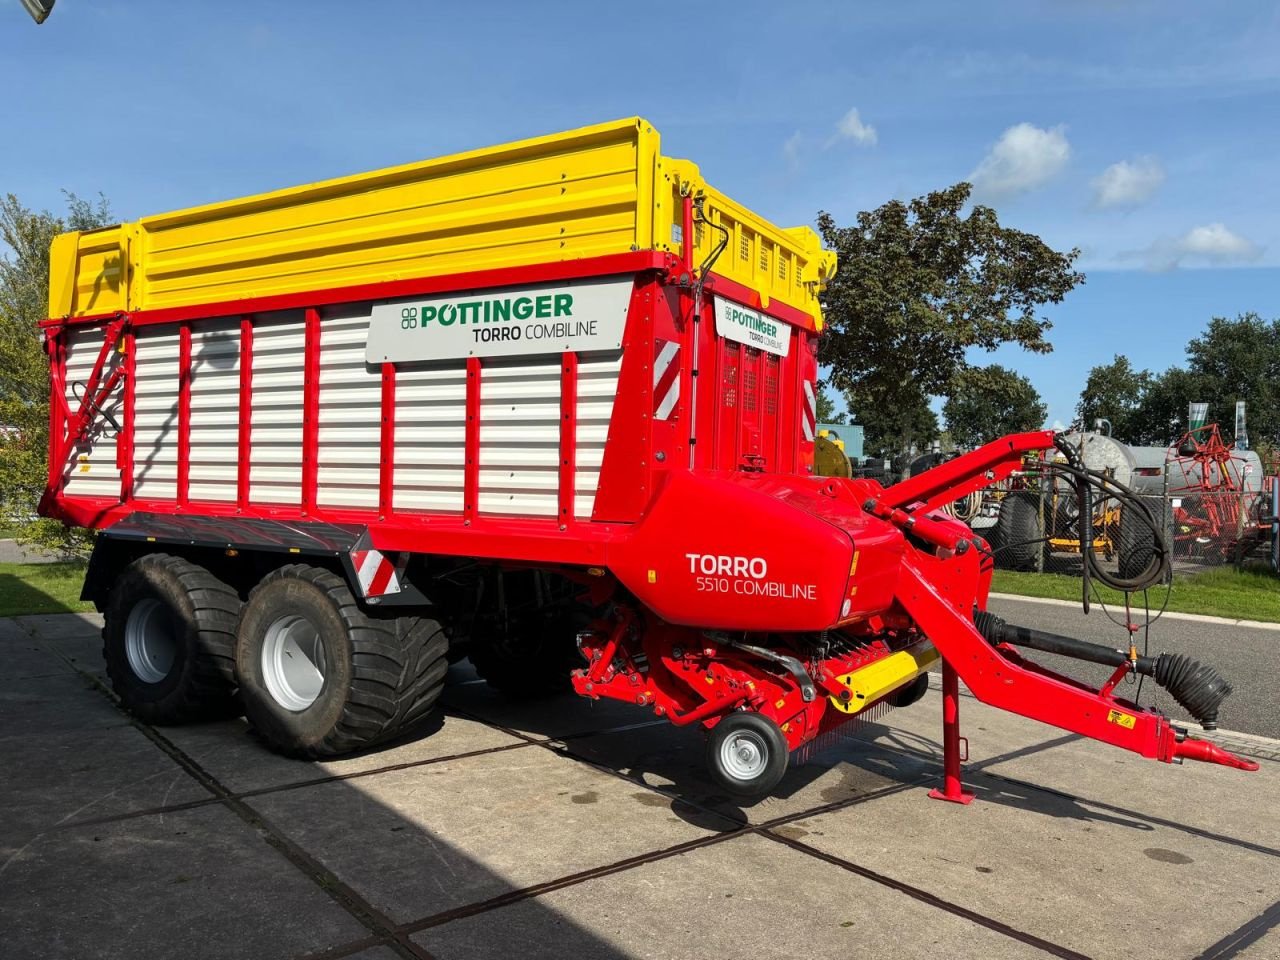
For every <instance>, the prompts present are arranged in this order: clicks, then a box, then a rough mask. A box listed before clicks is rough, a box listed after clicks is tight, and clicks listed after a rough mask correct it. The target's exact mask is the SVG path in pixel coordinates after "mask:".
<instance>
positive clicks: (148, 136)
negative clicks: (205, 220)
mask: <svg viewBox="0 0 1280 960" xmlns="http://www.w3.org/2000/svg"><path fill="white" fill-rule="evenodd" d="M1278 50H1280V6H1277V5H1274V4H1270V3H1259V2H1246V0H1238V2H1234V3H1204V2H1185V0H1164V2H1146V0H1020V2H968V3H964V4H957V3H955V2H954V0H905V2H904V0H897V2H892V3H890V2H879V0H862V2H852V0H843V2H839V0H828V2H803V0H788V2H786V3H779V2H776V0H775V2H772V3H755V2H752V0H738V2H736V3H732V4H729V3H717V2H703V3H698V4H688V5H676V6H670V5H650V6H648V7H643V8H640V7H636V6H635V5H634V4H627V5H623V4H611V3H608V2H605V0H596V2H581V3H579V2H556V0H541V2H539V3H536V4H530V3H524V2H521V3H488V2H483V0H472V2H470V3H466V4H458V3H449V4H445V3H435V2H431V0H416V2H399V0H379V2H378V3H350V2H346V3H341V2H326V0H276V2H273V3H270V4H266V3H250V2H247V0H221V2H212V0H208V2H200V0H186V2H183V3H181V4H178V3H172V2H160V0H153V2H147V0H58V2H57V6H56V7H55V9H54V11H53V14H52V15H51V16H50V18H49V20H48V21H47V22H46V23H45V24H44V25H42V26H39V27H37V26H36V25H35V24H34V23H33V22H32V21H31V20H30V19H29V18H28V16H27V14H26V13H25V12H24V11H23V9H22V6H21V4H20V3H19V2H18V0H0V82H3V84H4V88H5V90H6V91H7V93H8V95H7V96H6V97H5V98H4V99H3V103H2V105H0V191H4V192H10V193H14V194H16V195H17V196H18V197H19V198H20V199H21V200H22V201H23V202H24V203H26V204H28V205H30V206H34V207H44V208H49V209H52V210H58V209H59V208H60V207H61V206H62V196H61V191H62V190H64V189H65V190H71V191H74V192H76V193H78V194H80V195H81V196H94V195H96V194H97V193H98V192H101V193H102V194H104V195H105V196H106V197H107V198H108V199H109V200H110V202H111V205H112V208H113V209H114V211H115V212H116V214H117V215H118V216H119V217H121V218H122V219H130V218H134V217H138V216H141V215H145V214H150V213H157V212H160V211H163V210H168V209H174V208H178V207H184V206H189V205H192V204H197V203H203V202H207V201H213V200H220V199H227V198H230V197H235V196H240V195H243V194H247V193H253V192H259V191H263V190H270V189H274V188H278V187H285V186H291V185H294V184H298V183H305V182H309V181H313V180H320V179H325V178H328V177H333V176H339V175H343V174H348V173H355V172H359V171H362V170H368V169H373V168H377V167H383V166H390V165H392V164H397V163H403V162H407V161H410V160H415V159H421V158H426V157H432V156H439V155H442V154H445V153H449V152H453V151H457V150H462V149H467V148H472V147H480V146H486V145H489V144H494V143H500V142H503V141H506V140H512V139H518V138H521V137H526V136H534V135H538V134H544V133H551V132H554V131H557V130H563V129H568V128H571V127H576V126H581V125H585V124H588V123H594V122H598V121H602V120H606V119H613V118H617V117H623V116H631V115H635V114H639V115H641V116H644V117H646V118H647V119H648V120H650V121H651V122H652V123H653V124H654V125H655V126H656V127H657V129H658V130H659V131H660V132H661V133H662V135H663V150H664V152H665V153H666V154H668V155H670V156H680V157H687V158H689V159H692V160H694V161H695V162H697V163H698V164H699V165H700V167H701V169H702V172H703V174H704V175H705V176H706V177H707V178H708V180H710V181H711V182H712V183H713V184H715V185H716V186H717V187H718V188H719V189H721V190H723V191H725V192H726V193H729V194H730V195H731V196H733V197H734V198H735V199H738V200H739V201H741V202H743V203H745V204H746V205H747V206H749V207H751V208H753V209H754V210H756V211H757V212H758V213H760V214H762V215H764V216H766V217H768V218H769V219H771V220H773V221H774V222H777V223H780V224H783V225H788V226H790V225H796V224H805V223H808V224H812V223H813V221H814V219H815V217H816V214H817V212H818V211H819V210H826V211H829V212H830V213H831V214H832V215H833V216H834V217H835V218H836V220H837V222H840V223H845V222H849V221H851V220H852V219H853V218H854V217H856V215H857V213H858V212H859V211H860V210H865V209H870V208H873V207H875V206H878V205H880V204H881V203H883V202H885V201H886V200H888V199H891V198H899V199H909V198H910V197H913V196H917V195H920V194H923V193H926V192H928V191H930V190H935V189H940V188H943V187H946V186H949V185H950V184H953V183H955V182H957V181H960V180H965V179H968V180H970V181H972V182H973V183H974V184H975V198H976V199H977V200H978V201H980V202H983V203H988V204H990V205H992V206H994V207H995V208H996V209H997V211H998V212H999V215H1000V219H1001V221H1002V222H1003V223H1005V224H1007V225H1009V226H1014V227H1017V228H1019V229H1022V230H1027V231H1031V232H1033V233H1037V234H1039V235H1040V236H1041V237H1043V238H1044V240H1045V241H1046V242H1048V243H1049V244H1050V245H1052V246H1054V247H1055V248H1058V249H1070V248H1073V247H1074V248H1078V249H1079V250H1080V251H1081V257H1080V261H1079V265H1080V267H1081V268H1082V269H1083V270H1084V272H1085V273H1086V274H1087V277H1088V279H1087V281H1086V283H1085V285H1084V286H1083V287H1080V288H1078V289H1077V290H1075V291H1073V292H1072V293H1071V294H1069V295H1068V297H1067V299H1066V301H1065V302H1064V303H1062V304H1061V305H1056V306H1049V307H1046V308H1045V309H1044V310H1043V311H1042V312H1043V315H1044V316H1045V317H1047V318H1048V319H1050V320H1051V321H1052V322H1053V325H1054V326H1053V330H1052V332H1051V334H1050V339H1051V341H1052V342H1053V344H1054V346H1055V350H1054V352H1053V353H1052V354H1050V355H1048V356H1045V357H1041V356H1033V355H1030V354H1026V353H1024V352H1022V351H1019V350H1016V349H1010V348H1002V349H1001V350H999V351H997V353H996V354H995V355H994V356H988V355H986V354H981V355H978V356H974V357H972V358H971V360H972V361H973V362H975V363H985V362H991V361H993V360H994V361H996V362H1000V363H1003V364H1005V365H1006V366H1010V367H1012V368H1014V369H1016V370H1018V371H1019V372H1021V373H1023V374H1026V375H1027V376H1029V377H1031V378H1032V380H1033V382H1034V383H1035V385H1036V387H1037V388H1038V389H1039V390H1040V392H1041V394H1042V396H1043V397H1044V399H1045V400H1046V402H1047V403H1048V405H1049V421H1050V423H1052V422H1053V421H1060V422H1062V423H1068V422H1070V421H1071V419H1072V417H1073V410H1074V406H1075V403H1076V400H1077V399H1078V396H1079V392H1080V388H1081V386H1082V385H1083V381H1084V378H1085V376H1086V374H1087V372H1088V370H1089V368H1090V367H1091V366H1093V365H1095V364H1098V363H1103V362H1107V361H1109V360H1110V359H1111V357H1112V356H1113V355H1114V354H1115V353H1125V354H1127V355H1128V356H1129V357H1130V358H1131V359H1132V360H1133V361H1134V362H1135V364H1136V365H1137V366H1139V367H1145V368H1149V369H1152V370H1163V369H1165V368H1167V367H1169V366H1171V365H1174V364H1178V363H1181V362H1182V361H1183V359H1184V348H1185V344H1186V342H1187V340H1188V339H1190V338H1191V337H1193V336H1195V335H1196V334H1197V333H1199V332H1200V331H1201V330H1202V329H1203V328H1204V326H1205V324H1206V323H1207V322H1208V320H1209V319H1210V318H1211V317H1213V316H1235V315H1236V314H1238V313H1240V312H1243V311H1247V310H1254V311H1257V312H1259V313H1261V314H1262V315H1263V316H1264V317H1267V318H1276V317H1280V303H1278V301H1280V168H1278V167H1277V165H1276V160H1275V158H1276V156H1277V155H1278V154H1280V55H1277V51H1278Z"/></svg>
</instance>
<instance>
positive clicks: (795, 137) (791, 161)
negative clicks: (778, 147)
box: [782, 130, 804, 172]
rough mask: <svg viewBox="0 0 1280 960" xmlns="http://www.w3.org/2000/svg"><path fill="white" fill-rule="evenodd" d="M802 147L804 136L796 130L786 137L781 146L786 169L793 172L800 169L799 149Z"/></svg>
mask: <svg viewBox="0 0 1280 960" xmlns="http://www.w3.org/2000/svg"><path fill="white" fill-rule="evenodd" d="M803 145H804V135H803V134H802V133H801V132H800V131H799V130H797V131H796V132H795V133H793V134H792V135H791V136H789V137H787V139H786V142H784V143H783V144H782V157H783V159H784V160H786V161H787V169H788V170H790V171H792V172H795V171H796V170H799V169H800V148H801V147H802V146H803Z"/></svg>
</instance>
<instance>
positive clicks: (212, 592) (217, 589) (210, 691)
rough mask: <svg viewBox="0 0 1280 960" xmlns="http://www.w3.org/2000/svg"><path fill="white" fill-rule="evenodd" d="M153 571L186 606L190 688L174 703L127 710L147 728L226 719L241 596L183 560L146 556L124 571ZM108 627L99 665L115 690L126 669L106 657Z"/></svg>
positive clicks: (162, 555)
mask: <svg viewBox="0 0 1280 960" xmlns="http://www.w3.org/2000/svg"><path fill="white" fill-rule="evenodd" d="M153 568H154V569H155V570H157V571H159V572H162V573H163V575H166V576H172V577H174V579H176V580H177V581H178V583H179V585H181V587H182V588H183V590H184V591H185V592H186V595H187V598H188V599H189V600H190V602H191V607H192V618H193V620H194V622H195V626H196V629H197V631H198V636H197V642H198V644H199V650H198V653H197V656H196V658H195V662H194V664H193V666H192V671H191V675H190V679H191V682H190V683H189V684H185V685H183V686H181V687H180V688H179V690H178V696H177V697H171V698H168V699H166V701H165V703H164V704H163V705H161V704H159V703H149V704H137V705H135V706H133V707H131V709H133V711H134V712H135V713H136V714H138V716H139V718H140V719H142V720H145V721H146V722H148V723H166V724H177V723H187V722H191V721H195V720H205V719H209V718H211V717H226V716H229V715H231V714H233V713H238V712H239V711H238V710H237V709H235V697H236V680H235V649H236V625H237V623H238V622H239V619H240V596H239V594H237V593H236V591H235V590H233V589H232V588H231V587H229V586H227V585H226V584H225V583H223V582H222V581H221V580H219V579H218V578H217V577H215V576H214V575H213V574H211V573H210V572H209V571H208V570H206V569H204V567H200V566H197V565H196V564H194V563H192V562H191V561H189V560H185V559H183V558H182V557H177V556H172V555H170V554H165V553H151V554H147V555H146V556H144V557H141V558H139V559H138V560H136V561H134V562H133V563H132V564H131V565H130V567H129V568H128V569H130V570H136V571H138V572H139V573H140V574H141V575H142V576H144V577H145V576H148V574H149V571H150V570H152V569H153ZM107 629H108V628H107V626H106V625H105V624H104V626H103V631H102V638H103V651H102V653H103V659H104V660H105V661H106V665H107V677H108V679H109V680H110V681H111V683H112V686H113V687H114V688H115V689H116V690H120V689H122V688H123V686H124V684H125V683H126V681H127V678H126V677H125V676H124V675H122V673H121V671H123V670H127V669H128V667H127V666H126V665H123V664H119V663H117V661H116V660H115V658H113V657H111V656H110V655H109V653H108V649H107V645H108V640H107Z"/></svg>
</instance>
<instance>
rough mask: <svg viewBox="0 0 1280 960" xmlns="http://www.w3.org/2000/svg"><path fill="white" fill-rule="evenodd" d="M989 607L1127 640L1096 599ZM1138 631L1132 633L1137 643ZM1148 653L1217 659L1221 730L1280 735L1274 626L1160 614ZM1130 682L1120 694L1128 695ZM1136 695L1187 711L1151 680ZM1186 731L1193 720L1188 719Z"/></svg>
mask: <svg viewBox="0 0 1280 960" xmlns="http://www.w3.org/2000/svg"><path fill="white" fill-rule="evenodd" d="M990 609H991V612H992V613H995V614H997V615H999V616H1001V617H1004V618H1005V619H1006V620H1008V621H1009V622H1010V623H1016V624H1020V625H1023V626H1028V627H1036V628H1038V629H1040V630H1049V631H1052V632H1054V633H1063V634H1067V635H1068V636H1072V637H1076V638H1078V639H1081V640H1089V641H1091V642H1093V643H1102V644H1106V645H1107V646H1110V647H1117V648H1121V649H1123V648H1125V647H1127V646H1128V639H1127V633H1126V631H1125V630H1124V628H1123V627H1122V626H1120V625H1119V624H1117V623H1115V622H1113V621H1112V620H1111V619H1109V618H1108V616H1107V612H1104V611H1103V609H1102V608H1101V607H1098V606H1097V605H1094V607H1093V611H1092V612H1091V613H1090V614H1089V615H1088V616H1085V614H1084V613H1083V612H1082V611H1081V610H1080V608H1079V607H1078V606H1074V607H1068V606H1063V605H1059V604H1046V603H1035V602H1031V601H1025V600H1005V599H1000V598H994V597H993V598H992V600H991V603H990ZM1107 611H1108V612H1110V613H1111V615H1112V616H1114V617H1115V618H1116V620H1118V621H1121V622H1123V620H1124V611H1123V609H1121V610H1119V611H1117V610H1115V609H1113V608H1111V607H1108V608H1107ZM1142 636H1143V635H1142V634H1141V633H1139V634H1138V641H1139V649H1141V645H1142ZM1150 653H1151V655H1152V656H1155V655H1156V654H1159V653H1181V654H1186V655H1189V656H1193V657H1195V658H1196V659H1197V660H1200V661H1201V662H1203V663H1207V664H1209V665H1211V666H1213V667H1215V668H1216V669H1217V670H1218V672H1219V673H1221V674H1222V675H1223V676H1224V677H1226V678H1227V680H1228V681H1229V682H1230V683H1231V685H1232V687H1233V688H1234V689H1233V692H1232V694H1231V696H1229V697H1228V698H1227V700H1226V702H1225V703H1223V705H1222V711H1221V715H1220V725H1221V727H1222V728H1223V729H1224V730H1237V731H1240V732H1242V733H1252V734H1257V735H1259V736H1264V737H1276V738H1280V697H1278V696H1277V690H1280V629H1276V630H1267V629H1258V628H1256V627H1254V628H1249V627H1239V626H1234V625H1229V624H1223V623H1205V622H1201V621H1195V620H1183V619H1178V618H1174V617H1171V616H1167V615H1166V616H1164V617H1161V618H1160V619H1158V620H1156V621H1155V622H1154V623H1153V624H1152V625H1151V631H1150ZM1031 656H1032V657H1033V659H1035V660H1036V661H1038V662H1040V663H1043V664H1045V665H1046V666H1049V667H1051V668H1053V669H1055V670H1060V671H1062V672H1064V673H1067V674H1069V675H1070V676H1074V677H1076V678H1077V679H1080V680H1085V681H1087V682H1090V683H1093V684H1100V683H1102V682H1103V681H1104V680H1105V679H1106V678H1107V676H1109V675H1110V672H1111V671H1110V668H1107V667H1101V666H1097V665H1096V664H1086V663H1080V662H1079V661H1074V660H1066V659H1065V658H1062V657H1055V656H1053V655H1051V654H1042V653H1032V654H1031ZM1133 690H1134V688H1133V687H1130V688H1129V692H1128V693H1124V692H1121V693H1120V695H1121V696H1125V697H1127V698H1128V699H1134V694H1133ZM1141 702H1142V703H1144V704H1147V705H1155V706H1156V707H1157V708H1158V709H1160V710H1161V711H1163V712H1164V713H1166V714H1168V715H1169V716H1171V717H1175V718H1178V719H1187V714H1186V712H1185V711H1184V710H1183V709H1182V708H1181V707H1179V706H1178V705H1177V704H1176V703H1175V702H1174V701H1173V698H1171V697H1170V696H1169V695H1168V694H1166V693H1165V692H1164V691H1163V690H1161V689H1160V688H1159V687H1157V686H1156V685H1155V684H1154V683H1152V682H1151V681H1150V680H1147V681H1146V682H1144V683H1143V686H1142V696H1141ZM1191 729H1192V731H1193V732H1194V731H1195V730H1198V729H1199V727H1198V726H1194V725H1193V726H1192V728H1191Z"/></svg>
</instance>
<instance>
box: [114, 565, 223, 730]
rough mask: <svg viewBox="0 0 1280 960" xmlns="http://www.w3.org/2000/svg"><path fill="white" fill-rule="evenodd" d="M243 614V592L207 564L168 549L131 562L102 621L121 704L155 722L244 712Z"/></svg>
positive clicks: (171, 721) (115, 586) (201, 718)
mask: <svg viewBox="0 0 1280 960" xmlns="http://www.w3.org/2000/svg"><path fill="white" fill-rule="evenodd" d="M239 616H240V596H239V595H238V594H237V593H236V591H235V590H233V589H231V587H229V586H227V585H226V584H225V583H223V582H222V581H221V580H219V579H218V578H217V577H215V576H214V575H213V574H211V573H210V572H209V571H208V570H206V569H204V567H199V566H196V565H195V564H194V563H191V562H190V561H187V560H184V559H182V558H181V557H174V556H170V555H168V554H163V553H153V554H148V555H147V556H145V557H142V558H141V559H138V560H135V561H134V562H133V563H131V564H129V565H128V566H127V567H125V568H124V571H123V572H122V573H121V574H120V576H119V577H117V578H116V581H115V583H113V584H112V585H111V590H110V592H109V594H108V596H107V603H106V606H105V607H104V609H103V626H102V656H103V658H104V659H105V660H106V662H107V677H108V678H109V679H110V680H111V687H112V689H113V690H115V692H116V696H118V697H119V698H120V702H121V704H122V705H123V706H124V707H125V709H126V710H128V711H129V712H130V713H132V714H133V715H134V716H135V717H137V718H138V719H139V720H143V721H145V722H146V723H155V724H177V723H187V722H190V721H193V720H207V719H212V718H216V717H230V716H236V715H238V714H239V712H240V711H239V705H238V703H237V700H236V684H235V671H234V664H235V639H236V621H237V620H238V619H239Z"/></svg>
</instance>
